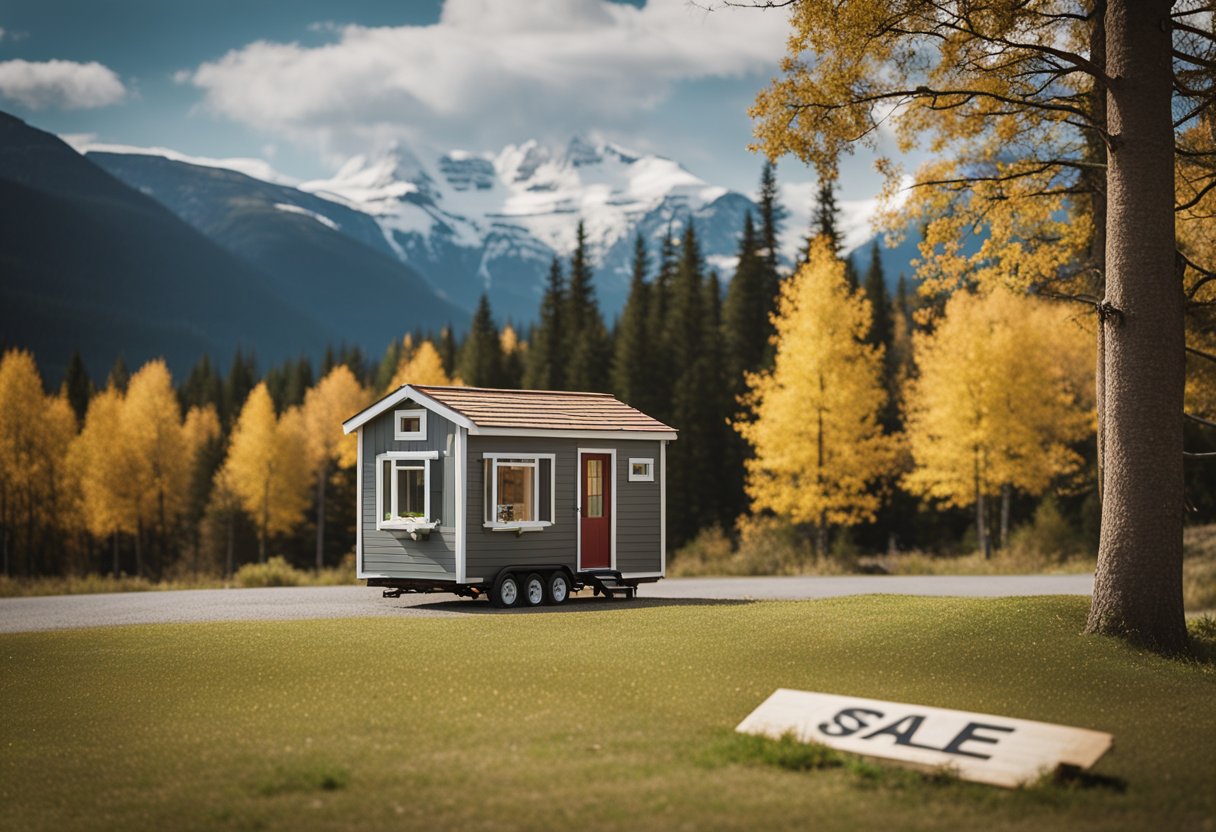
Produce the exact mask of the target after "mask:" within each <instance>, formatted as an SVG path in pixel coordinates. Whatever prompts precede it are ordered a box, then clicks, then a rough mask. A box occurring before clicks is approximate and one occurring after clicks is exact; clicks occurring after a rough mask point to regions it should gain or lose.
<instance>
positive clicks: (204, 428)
mask: <svg viewBox="0 0 1216 832" xmlns="http://www.w3.org/2000/svg"><path fill="white" fill-rule="evenodd" d="M220 430H221V429H220V416H219V413H218V412H216V409H215V405H213V404H206V405H202V406H199V405H195V406H194V407H192V408H190V409H189V410H188V411H186V418H185V420H184V421H183V422H182V442H183V447H184V448H185V451H186V458H187V460H188V461H189V464H190V465H191V466H193V465H194V463H195V462H196V461H197V460H198V455H199V453H200V452H201V450H202V449H203V448H204V447H205V446H206V445H207V443H208V442H214V441H215V440H216V439H219V437H220Z"/></svg>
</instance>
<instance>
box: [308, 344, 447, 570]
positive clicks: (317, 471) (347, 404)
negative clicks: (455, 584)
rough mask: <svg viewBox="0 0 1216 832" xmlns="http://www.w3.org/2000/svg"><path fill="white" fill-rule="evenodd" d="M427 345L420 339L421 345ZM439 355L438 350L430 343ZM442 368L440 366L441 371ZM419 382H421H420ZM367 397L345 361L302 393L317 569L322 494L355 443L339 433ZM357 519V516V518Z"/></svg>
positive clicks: (350, 463) (351, 459) (321, 561)
mask: <svg viewBox="0 0 1216 832" xmlns="http://www.w3.org/2000/svg"><path fill="white" fill-rule="evenodd" d="M425 347H430V342H429V341H423V342H422V347H420V348H419V349H418V350H417V353H419V354H420V353H421V352H422V351H423V348H425ZM431 352H432V353H434V355H435V358H436V359H438V357H439V354H438V353H437V352H435V349H434V347H431ZM442 370H443V368H442V366H441V367H440V372H442ZM420 383H422V382H420ZM367 400H368V394H367V391H366V390H364V389H363V386H362V385H361V384H359V381H358V379H356V378H355V375H354V373H352V372H351V371H350V368H349V367H347V366H346V365H338V366H337V367H335V368H334V369H333V370H331V371H330V373H329V375H327V376H326V377H325V378H323V379H321V381H320V382H319V383H318V384H317V385H316V386H315V387H313V388H312V389H311V390H309V391H308V392H307V393H306V394H305V395H304V407H303V411H302V412H303V418H304V426H305V429H306V430H305V433H306V439H307V447H308V456H309V460H310V462H311V464H312V468H313V474H314V476H315V477H316V491H317V547H316V554H317V570H318V571H320V569H321V568H322V567H323V566H324V565H325V509H326V506H325V496H326V492H327V490H328V485H329V478H330V476H331V475H332V473H333V471H334V469H335V468H339V469H349V468H352V467H354V465H355V462H356V454H357V453H358V445H357V443H356V436H355V434H353V433H352V434H350V435H349V436H347V435H344V434H343V433H342V422H344V421H345V420H347V419H349V418H350V417H351V416H353V415H354V414H355V413H357V412H359V410H361V409H362V408H363V407H364V406H365V405H366V404H367ZM356 522H358V518H356Z"/></svg>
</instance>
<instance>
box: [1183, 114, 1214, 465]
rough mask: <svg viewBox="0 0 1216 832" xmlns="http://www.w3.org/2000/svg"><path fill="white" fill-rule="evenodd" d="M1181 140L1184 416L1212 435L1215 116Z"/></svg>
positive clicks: (1208, 117)
mask: <svg viewBox="0 0 1216 832" xmlns="http://www.w3.org/2000/svg"><path fill="white" fill-rule="evenodd" d="M1182 139H1183V142H1184V143H1185V146H1186V148H1187V151H1188V152H1187V154H1185V155H1179V157H1178V169H1177V172H1176V174H1175V177H1174V180H1175V189H1176V193H1177V197H1176V199H1177V202H1178V205H1179V206H1180V207H1179V211H1178V215H1177V217H1178V244H1179V248H1180V249H1181V251H1182V254H1183V256H1184V257H1186V258H1187V260H1188V261H1189V263H1190V264H1191V267H1190V268H1189V269H1188V270H1187V273H1186V280H1185V282H1184V285H1183V292H1184V293H1185V295H1186V300H1187V306H1188V307H1189V310H1188V311H1189V312H1190V314H1189V315H1188V316H1187V333H1186V346H1187V373H1186V414H1187V419H1188V421H1190V422H1191V423H1192V425H1198V426H1199V428H1200V429H1201V430H1204V431H1210V430H1216V424H1214V423H1216V187H1213V185H1212V182H1213V175H1214V174H1216V113H1213V112H1208V113H1207V114H1205V116H1204V118H1203V119H1202V122H1201V123H1200V124H1199V125H1197V126H1195V127H1193V128H1192V129H1190V130H1188V131H1187V132H1186V133H1185V134H1184V135H1183V137H1182ZM1197 464H1200V465H1202V464H1205V463H1204V461H1198V462H1197ZM1208 464H1210V462H1209V463H1208Z"/></svg>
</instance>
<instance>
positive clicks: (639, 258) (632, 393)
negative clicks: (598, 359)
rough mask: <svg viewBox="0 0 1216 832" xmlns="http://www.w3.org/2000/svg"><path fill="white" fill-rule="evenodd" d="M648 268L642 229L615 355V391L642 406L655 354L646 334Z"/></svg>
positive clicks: (624, 399) (613, 388) (634, 252)
mask: <svg viewBox="0 0 1216 832" xmlns="http://www.w3.org/2000/svg"><path fill="white" fill-rule="evenodd" d="M647 268H648V264H647V257H646V241H645V240H644V239H643V238H642V234H641V232H639V233H638V235H637V238H636V239H635V240H634V243H633V274H632V276H631V277H630V280H629V298H628V299H627V300H626V301H625V309H624V310H623V311H622V312H621V318H620V320H619V321H618V322H617V327H616V344H615V350H614V354H613V359H612V390H613V393H614V394H615V395H616V397H617V398H618V399H620V400H621V401H623V402H626V403H628V404H632V405H633V406H635V407H639V406H640V404H641V402H642V401H643V399H644V398H645V393H644V390H645V387H646V376H647V374H648V373H649V368H650V362H651V357H652V356H651V352H652V351H651V348H650V344H649V343H648V341H647V338H646V336H647V334H648V333H647V325H646V324H647V318H648V313H649V309H648V306H649V292H650V286H649V285H648V284H647V283H646V271H647Z"/></svg>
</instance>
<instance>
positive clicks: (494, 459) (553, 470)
mask: <svg viewBox="0 0 1216 832" xmlns="http://www.w3.org/2000/svg"><path fill="white" fill-rule="evenodd" d="M481 458H482V459H483V460H489V461H490V463H491V465H490V502H489V504H488V505H486V506H485V507H484V508H483V511H482V516H481V520H482V522H481V527H482V528H483V529H490V530H492V531H496V532H519V533H523V532H538V531H541V530H543V529H547V528H549V527H550V526H552V525H553V524H554V523H556V522H557V455H556V454H512V453H498V452H495V453H485V454H482V455H481ZM542 459H547V460H549V517H550V519H548V520H514V521H512V522H510V523H500V522H498V521H497V520H494V521H490V520H486V519H485V515H486V511H487V510H492V509H493V507H494V506H497V505H498V466H499V463H500V462H501V461H507V460H509V461H510V462H511V463H514V464H516V465H520V466H522V465H531V466H533V467H534V468H535V469H536V473H535V474H534V475H533V476H532V500H533V504H534V505H535V506H536V508H537V510H538V511H539V509H540V479H541V477H540V461H541V460H542Z"/></svg>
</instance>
